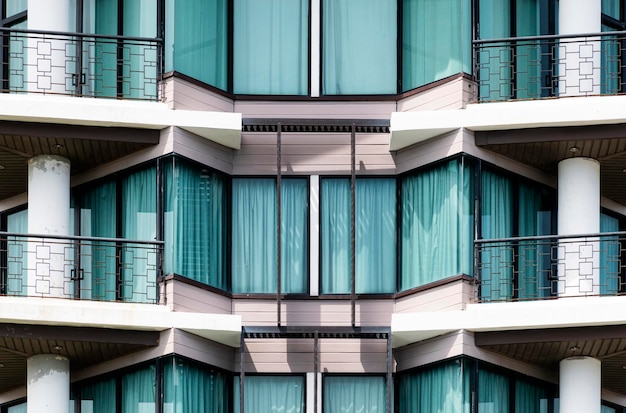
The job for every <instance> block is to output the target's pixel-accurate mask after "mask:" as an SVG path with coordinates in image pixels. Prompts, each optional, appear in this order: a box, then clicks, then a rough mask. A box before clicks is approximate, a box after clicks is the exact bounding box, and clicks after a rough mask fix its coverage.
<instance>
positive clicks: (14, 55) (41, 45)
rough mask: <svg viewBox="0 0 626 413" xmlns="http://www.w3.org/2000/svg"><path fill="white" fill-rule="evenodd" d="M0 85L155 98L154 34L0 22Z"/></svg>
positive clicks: (157, 60) (157, 50) (157, 52)
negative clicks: (8, 25) (2, 25)
mask: <svg viewBox="0 0 626 413" xmlns="http://www.w3.org/2000/svg"><path fill="white" fill-rule="evenodd" d="M0 39H1V41H0V48H1V53H0V82H1V84H0V90H1V91H2V92H4V93H38V94H56V95H69V96H82V97H95V98H114V99H135V100H147V101H158V100H159V84H158V82H159V78H160V74H161V59H162V45H161V41H160V39H148V38H139V37H122V36H103V35H96V34H80V33H64V32H44V31H31V30H20V29H8V28H0Z"/></svg>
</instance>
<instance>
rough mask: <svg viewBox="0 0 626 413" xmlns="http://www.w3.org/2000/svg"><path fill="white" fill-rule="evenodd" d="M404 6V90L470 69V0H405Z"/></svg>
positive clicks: (468, 71) (469, 70)
mask: <svg viewBox="0 0 626 413" xmlns="http://www.w3.org/2000/svg"><path fill="white" fill-rule="evenodd" d="M402 6H403V14H402V18H403V20H402V22H403V24H402V31H403V34H402V89H403V90H405V91H406V90H410V89H414V88H416V87H419V86H422V85H425V84H427V83H431V82H434V81H436V80H440V79H443V78H445V77H447V76H451V75H454V74H456V73H461V72H464V71H465V72H467V73H470V72H471V63H470V54H469V53H467V50H466V49H468V50H469V49H471V36H470V33H471V31H470V15H471V14H470V10H471V4H470V2H469V1H466V0H439V1H429V0H404V1H403V2H402ZM459 28H461V30H459Z"/></svg>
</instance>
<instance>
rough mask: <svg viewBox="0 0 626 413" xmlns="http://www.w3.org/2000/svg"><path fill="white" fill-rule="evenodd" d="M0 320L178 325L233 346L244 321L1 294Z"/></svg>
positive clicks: (139, 327) (142, 327)
mask: <svg viewBox="0 0 626 413" xmlns="http://www.w3.org/2000/svg"><path fill="white" fill-rule="evenodd" d="M0 322H2V323H14V324H36V325H48V326H70V327H95V328H111V329H121V330H136V331H164V330H168V329H172V328H176V329H180V330H184V331H187V332H190V333H192V334H196V335H198V336H201V337H204V338H207V339H210V340H213V341H217V342H219V343H222V344H225V345H227V346H230V347H239V345H240V337H241V323H242V321H241V316H239V315H229V314H207V313H187V312H175V311H172V310H171V309H170V308H169V307H167V306H163V305H156V304H134V303H112V302H99V301H78V300H76V301H74V300H65V299H55V298H32V297H28V298H26V297H2V298H1V299H0Z"/></svg>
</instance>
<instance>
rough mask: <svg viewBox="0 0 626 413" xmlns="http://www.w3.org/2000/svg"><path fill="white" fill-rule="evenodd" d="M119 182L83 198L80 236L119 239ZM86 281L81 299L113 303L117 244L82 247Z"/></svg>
mask: <svg viewBox="0 0 626 413" xmlns="http://www.w3.org/2000/svg"><path fill="white" fill-rule="evenodd" d="M116 211H117V195H116V185H115V181H109V182H105V183H103V184H101V185H98V186H96V187H93V188H90V189H88V190H87V191H85V192H84V193H83V194H82V196H81V197H80V234H81V235H84V236H90V237H103V238H115V237H116V235H117V233H116V228H117V214H116ZM80 254H81V266H82V268H83V269H84V271H85V273H84V279H83V280H82V281H81V284H80V296H81V298H88V299H92V300H106V301H113V300H115V299H116V297H117V282H116V280H117V253H116V250H115V243H112V242H86V243H84V244H83V245H82V246H81V252H80Z"/></svg>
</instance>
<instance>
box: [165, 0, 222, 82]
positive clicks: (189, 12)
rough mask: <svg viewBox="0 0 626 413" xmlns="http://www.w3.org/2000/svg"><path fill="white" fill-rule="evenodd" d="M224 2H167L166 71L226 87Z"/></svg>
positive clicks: (187, 0) (206, 0) (190, 0)
mask: <svg viewBox="0 0 626 413" xmlns="http://www.w3.org/2000/svg"><path fill="white" fill-rule="evenodd" d="M227 10H228V5H227V1H226V0H166V2H165V19H166V21H165V70H166V71H172V70H176V71H177V72H180V73H183V74H185V75H187V76H190V77H193V78H194V79H198V80H200V81H201V82H204V83H207V84H209V85H211V86H215V87H217V88H219V89H223V90H226V88H227V87H228V83H227V82H228V71H227V70H228V69H227V68H228V12H227Z"/></svg>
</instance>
